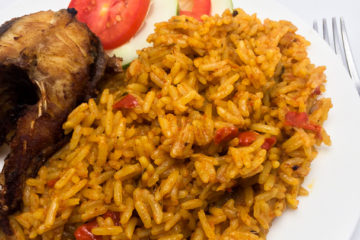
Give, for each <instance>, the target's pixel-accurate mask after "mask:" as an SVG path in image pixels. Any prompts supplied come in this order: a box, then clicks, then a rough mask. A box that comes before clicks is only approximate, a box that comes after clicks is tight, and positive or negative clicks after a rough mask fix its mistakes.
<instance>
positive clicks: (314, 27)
mask: <svg viewBox="0 0 360 240" xmlns="http://www.w3.org/2000/svg"><path fill="white" fill-rule="evenodd" d="M313 29H314V30H315V31H316V32H319V28H318V23H317V21H316V20H315V21H314V22H313Z"/></svg>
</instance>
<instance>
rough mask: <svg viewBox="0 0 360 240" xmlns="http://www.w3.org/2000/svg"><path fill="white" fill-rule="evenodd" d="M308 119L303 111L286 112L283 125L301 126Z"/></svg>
mask: <svg viewBox="0 0 360 240" xmlns="http://www.w3.org/2000/svg"><path fill="white" fill-rule="evenodd" d="M308 121H309V117H308V115H307V114H306V113H305V112H288V113H286V115H285V125H288V126H292V127H299V128H302V127H303V126H304V125H305V124H306V123H307V122H308Z"/></svg>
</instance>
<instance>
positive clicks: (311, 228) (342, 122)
mask: <svg viewBox="0 0 360 240" xmlns="http://www.w3.org/2000/svg"><path fill="white" fill-rule="evenodd" d="M1 1H2V3H1ZM68 2H69V0H56V1H47V0H36V1H26V0H18V1H16V2H11V3H9V1H6V3H5V0H0V5H1V6H2V7H1V9H2V10H0V22H3V21H5V20H7V19H10V18H12V17H16V16H22V15H23V14H26V13H31V12H35V11H39V10H47V9H54V10H57V9H59V8H65V7H67V4H68ZM4 5H5V6H4ZM234 6H235V7H241V8H243V9H244V10H245V11H247V12H248V13H258V16H259V17H260V18H262V19H264V18H271V19H275V20H279V19H286V20H290V21H291V22H293V23H294V24H295V25H296V26H297V27H298V28H299V31H298V32H299V33H300V34H302V35H303V36H305V37H306V39H307V40H309V41H310V42H311V43H312V45H311V47H309V56H310V58H311V60H312V62H313V63H315V64H316V65H325V66H326V67H327V70H326V74H327V77H328V78H327V79H328V83H327V85H326V87H327V91H326V96H328V97H331V98H332V102H333V105H334V107H333V108H332V109H331V111H330V114H329V119H328V120H327V121H326V123H325V128H326V130H327V131H328V133H329V134H330V136H331V139H332V143H333V145H332V146H331V147H329V148H328V147H321V149H320V152H319V155H318V157H317V158H316V159H315V160H314V162H313V164H312V169H311V172H310V174H309V176H308V177H307V178H306V181H305V184H304V186H305V187H307V186H308V185H310V184H311V185H312V188H311V189H310V195H309V196H308V197H302V198H300V204H299V209H298V210H296V211H292V210H288V211H286V213H285V214H284V215H283V216H281V217H280V218H278V219H276V220H275V222H274V223H273V226H272V227H271V229H270V233H269V235H268V240H323V239H324V240H348V239H350V237H351V234H352V232H353V230H354V227H355V224H356V222H357V219H358V217H359V216H360V190H359V187H358V184H359V183H360V173H359V169H360V159H358V158H359V156H360V146H358V144H359V142H360V139H359V136H360V127H359V126H358V125H359V124H360V101H359V97H358V96H357V93H356V91H355V87H354V83H353V81H352V80H351V79H350V78H349V76H348V74H347V73H346V71H345V69H344V68H343V67H342V63H341V62H340V60H339V59H338V58H337V57H336V55H335V54H334V53H333V52H332V51H331V50H330V48H329V47H328V46H327V45H326V43H325V42H323V41H322V40H321V39H320V37H319V36H318V35H317V34H316V33H315V32H313V31H312V29H311V28H310V27H309V26H307V25H306V24H304V23H303V22H302V21H301V20H300V19H299V18H297V17H296V16H295V15H294V14H292V13H291V12H289V11H288V10H287V9H286V8H285V7H283V6H282V5H280V4H279V3H277V2H274V0H234Z"/></svg>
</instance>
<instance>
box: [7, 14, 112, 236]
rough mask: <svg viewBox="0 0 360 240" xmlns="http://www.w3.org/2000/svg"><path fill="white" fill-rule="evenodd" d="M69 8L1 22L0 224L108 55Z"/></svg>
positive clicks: (51, 149)
mask: <svg viewBox="0 0 360 240" xmlns="http://www.w3.org/2000/svg"><path fill="white" fill-rule="evenodd" d="M75 15H76V11H75V10H74V9H68V10H60V11H58V12H53V11H42V12H38V13H34V14H30V15H26V16H23V17H20V18H15V19H12V20H10V21H8V22H6V23H4V24H3V25H2V26H1V27H0V122H1V123H2V124H1V126H0V144H1V143H3V142H5V141H6V139H7V140H8V141H9V144H10V148H11V152H10V154H9V155H8V156H7V157H6V159H5V164H4V168H3V170H2V172H1V174H0V185H1V186H0V187H1V190H0V226H1V227H2V229H3V231H4V232H5V233H6V234H11V233H12V231H11V229H10V227H9V222H8V218H7V216H8V215H9V214H12V213H14V212H15V211H17V210H18V209H19V207H20V205H21V199H22V192H23V187H24V182H25V180H26V179H27V178H29V177H32V176H34V175H36V173H37V171H38V169H39V168H40V167H41V166H42V165H43V164H44V163H45V161H46V159H47V158H48V157H49V156H50V155H51V154H53V153H54V152H55V151H56V150H57V149H58V148H59V147H61V146H62V145H63V143H64V142H65V141H66V138H65V137H64V134H63V131H62V124H63V122H64V121H65V120H66V118H67V115H68V114H69V113H70V112H71V111H72V110H73V109H74V108H75V107H76V106H77V105H78V104H79V103H80V102H82V101H83V100H84V99H85V98H86V97H88V96H90V95H92V94H93V93H94V91H95V86H96V84H97V82H98V81H99V80H100V79H101V78H102V76H103V75H104V71H105V68H106V63H107V60H108V57H107V56H106V54H105V53H104V51H103V48H102V46H101V43H100V41H99V40H98V38H97V37H96V36H95V35H94V34H93V33H92V32H91V31H90V30H89V29H88V28H87V26H86V25H85V24H83V23H80V22H78V21H77V20H76V18H75Z"/></svg>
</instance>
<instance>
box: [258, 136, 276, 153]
mask: <svg viewBox="0 0 360 240" xmlns="http://www.w3.org/2000/svg"><path fill="white" fill-rule="evenodd" d="M275 143H276V137H274V136H272V137H269V138H265V141H264V143H263V145H261V148H262V149H265V150H269V149H270V148H271V147H272V146H274V144H275Z"/></svg>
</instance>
